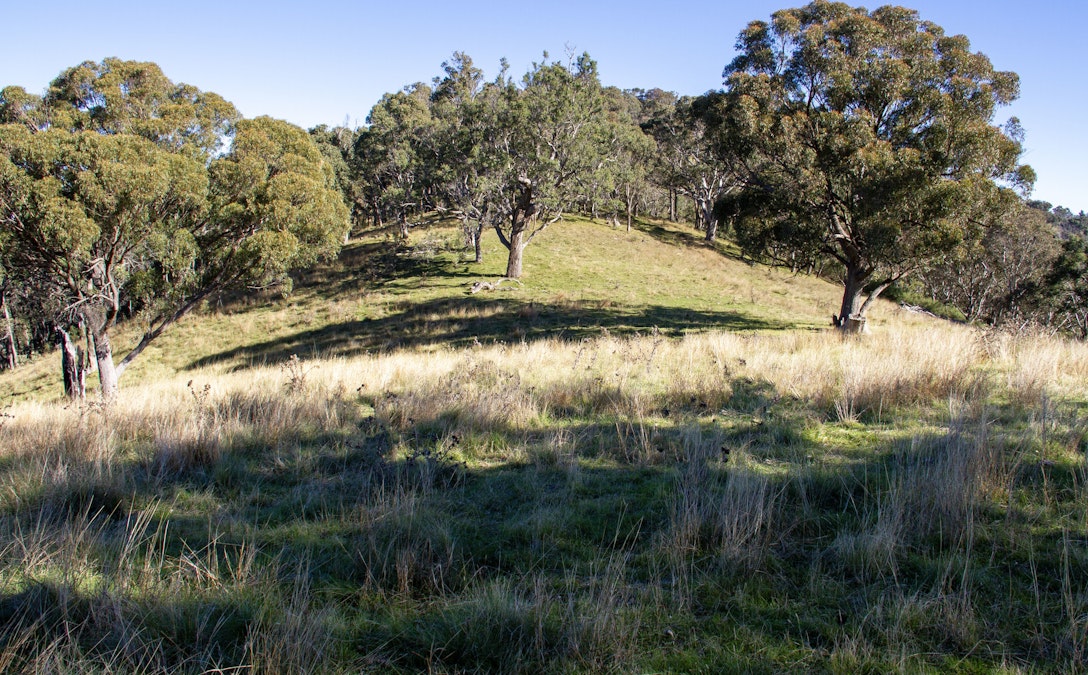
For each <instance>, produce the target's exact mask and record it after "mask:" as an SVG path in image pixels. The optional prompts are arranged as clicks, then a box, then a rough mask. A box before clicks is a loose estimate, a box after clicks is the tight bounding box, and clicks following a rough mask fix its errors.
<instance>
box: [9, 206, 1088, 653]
mask: <svg viewBox="0 0 1088 675" xmlns="http://www.w3.org/2000/svg"><path fill="white" fill-rule="evenodd" d="M692 234H693V233H692V232H691V231H690V230H688V229H686V228H684V227H682V226H674V225H665V224H657V223H644V224H642V225H641V226H640V228H639V229H637V230H636V231H634V232H631V233H627V232H625V231H623V230H622V229H616V230H613V229H612V228H610V227H608V226H606V225H602V224H599V223H592V222H587V221H582V220H572V221H569V222H563V223H558V224H556V225H554V226H552V227H551V228H550V229H548V230H547V231H545V232H544V233H543V234H542V235H541V236H540V237H539V238H538V240H537V241H535V242H534V243H533V245H532V246H531V247H530V248H529V249H528V251H527V257H526V275H525V279H524V284H523V285H522V286H516V285H515V287H513V288H512V289H510V290H507V289H505V288H504V289H503V290H495V291H489V292H481V293H477V294H470V293H468V288H469V286H470V285H471V283H472V282H474V281H477V280H481V279H494V278H496V277H498V276H499V275H500V274H501V271H502V270H503V262H504V260H503V256H502V251H501V250H499V249H498V244H497V242H495V241H494V240H493V239H491V238H490V237H489V238H488V241H489V246H490V248H489V249H488V250H487V251H486V253H485V259H486V262H485V264H484V265H483V266H482V267H481V268H479V269H477V267H476V266H474V265H471V264H467V263H465V262H462V261H461V252H460V251H459V250H458V249H457V245H456V241H457V237H456V231H455V230H452V229H443V228H441V227H432V228H427V229H422V230H420V231H418V232H416V233H414V235H413V238H412V241H411V245H410V247H409V249H407V250H405V251H403V252H402V254H401V255H398V256H391V255H389V254H388V246H387V244H386V243H385V242H383V241H382V239H381V237H380V235H377V234H374V235H368V236H363V237H360V238H359V239H358V240H356V241H354V242H353V243H352V244H351V245H350V246H349V247H348V248H347V249H346V250H345V252H344V255H343V256H342V257H341V258H340V259H339V261H337V263H335V264H333V265H329V266H327V267H324V268H322V269H320V270H317V271H315V272H313V273H312V274H310V275H307V276H306V277H304V278H300V279H299V280H298V283H297V284H296V288H295V292H294V293H293V294H292V295H291V296H290V297H288V298H286V299H267V298H257V297H253V298H235V299H233V300H230V301H224V302H223V303H222V304H221V305H219V306H216V307H209V308H206V309H205V310H204V311H202V312H200V313H199V314H196V315H193V316H191V317H189V318H187V319H186V320H184V321H183V322H182V323H181V324H180V325H179V326H177V327H176V329H175V330H172V331H171V332H170V333H168V334H166V335H164V337H163V340H162V341H161V342H160V343H158V344H157V345H156V346H155V348H154V349H149V350H148V352H147V353H146V354H145V355H144V357H143V358H142V360H141V361H138V362H136V364H135V365H134V366H133V368H132V369H131V370H130V371H129V372H128V373H127V374H126V375H125V378H124V379H123V380H122V392H121V396H120V398H119V400H118V401H117V402H116V403H115V404H113V405H111V406H110V407H108V408H104V407H102V406H101V405H98V404H93V403H88V404H86V405H83V406H77V405H69V406H65V405H63V404H61V403H59V402H57V398H58V396H59V382H58V379H59V378H57V376H56V375H55V374H54V373H53V371H54V370H56V369H57V364H56V358H55V356H50V355H47V356H45V357H42V358H39V359H37V360H36V361H35V362H34V363H32V364H30V365H28V366H26V367H25V368H22V369H20V370H19V371H18V372H16V373H14V374H11V373H7V374H5V375H4V376H3V378H0V387H3V391H4V395H5V396H10V395H11V394H12V393H14V394H15V395H16V396H17V397H19V398H20V399H22V400H20V401H19V402H16V403H14V404H13V405H11V406H10V407H9V408H7V413H6V414H7V415H8V416H7V417H4V418H3V420H2V421H3V423H2V424H0V542H2V543H0V670H3V671H5V672H7V671H12V672H20V671H22V672H43V673H44V672H56V671H58V670H59V671H62V672H80V673H83V672H148V673H160V672H161V673H166V672H189V673H204V672H232V671H234V670H241V671H253V672H315V673H326V672H332V673H337V672H342V673H349V672H350V673H356V672H367V673H415V672H437V673H482V672H495V673H540V672H545V673H628V672H645V673H651V672H652V673H656V672H668V673H688V672H706V673H719V672H768V673H770V672H834V673H856V672H891V671H906V672H963V673H979V672H1004V673H1010V672H1079V671H1081V670H1083V669H1084V668H1085V667H1086V666H1088V661H1086V658H1088V553H1086V551H1088V540H1086V534H1085V533H1086V532H1088V492H1086V490H1088V488H1086V487H1085V486H1086V484H1088V464H1086V454H1085V449H1086V445H1085V434H1086V433H1088V431H1086V429H1088V427H1086V426H1085V416H1086V415H1088V389H1086V385H1085V383H1086V382H1088V349H1086V348H1085V346H1084V345H1083V344H1080V343H1073V342H1067V341H1062V340H1057V339H1052V338H1049V337H1045V336H1024V337H1014V336H1008V335H1002V334H997V333H988V332H982V331H979V330H976V329H973V328H970V327H966V326H962V325H956V324H950V323H947V322H943V321H938V320H934V319H930V318H927V317H923V316H918V315H915V314H912V313H910V312H907V311H904V310H900V309H898V308H896V307H894V306H893V305H891V304H883V305H882V306H879V307H876V308H874V311H873V312H872V319H871V324H872V326H873V329H872V332H871V334H870V335H868V336H866V337H864V338H861V339H853V338H851V339H843V338H842V337H841V336H839V335H838V334H837V333H836V332H834V331H832V330H829V329H827V328H826V326H827V324H829V319H830V314H831V313H832V311H833V308H835V307H837V303H838V300H839V292H838V290H837V289H836V288H835V287H834V286H833V285H831V284H828V283H825V282H822V281H818V280H813V279H810V278H807V277H803V276H791V275H788V274H784V273H781V272H778V271H774V270H768V269H766V268H763V267H759V266H749V265H747V264H745V263H743V262H740V261H738V260H737V259H736V258H735V257H734V255H733V252H732V251H731V250H730V249H729V248H728V246H726V245H721V246H719V247H718V248H708V247H705V246H703V245H701V244H700V243H698V240H697V239H696V238H695V237H693V236H692ZM132 338H133V336H130V337H129V339H130V340H131V339H132ZM118 342H119V343H120V342H121V341H120V340H119V341H118ZM119 351H123V348H119Z"/></svg>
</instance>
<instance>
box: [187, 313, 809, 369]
mask: <svg viewBox="0 0 1088 675" xmlns="http://www.w3.org/2000/svg"><path fill="white" fill-rule="evenodd" d="M789 327H790V324H788V323H785V322H778V321H769V320H767V319H763V318H757V317H753V316H750V315H747V314H744V313H741V312H736V311H704V310H694V309H687V308H681V307H666V306H660V305H642V306H624V307H618V306H608V305H606V304H602V303H599V302H592V301H590V302H586V301H568V302H562V303H556V304H543V303H539V302H536V301H524V300H518V299H513V298H482V297H477V296H467V297H456V298H438V299H434V300H430V301H427V302H420V303H412V304H411V306H409V307H407V308H406V309H404V310H403V311H401V312H398V313H396V314H392V315H389V316H386V317H382V318H376V319H362V320H357V321H347V322H342V323H336V324H331V325H327V326H323V327H321V328H315V329H312V330H304V331H300V332H297V333H294V334H292V335H286V336H283V337H278V338H275V339H272V340H267V341H264V342H259V343H255V344H250V345H245V346H240V347H235V348H233V349H229V350H226V351H222V352H219V353H217V354H211V355H208V356H205V357H202V358H200V359H197V360H196V361H194V362H192V363H191V364H189V366H188V367H189V368H190V369H191V368H200V367H203V366H208V365H214V364H219V363H224V362H231V361H237V362H239V363H237V364H236V366H235V368H236V369H240V368H244V367H246V365H247V364H251V363H280V362H283V361H285V360H287V359H288V358H290V357H291V356H292V355H295V356H306V357H314V358H315V357H322V358H331V357H347V356H353V355H357V354H362V353H366V352H370V351H375V350H388V349H396V348H411V347H425V346H433V345H438V344H442V345H450V346H454V347H464V346H468V345H473V344H480V343H496V342H520V341H536V340H544V339H559V340H563V341H568V342H572V341H579V340H582V339H585V338H591V337H596V336H600V335H603V334H613V335H624V336H627V335H635V334H640V333H644V332H651V331H655V330H656V331H659V332H660V333H662V334H664V335H667V336H680V335H683V334H685V333H689V332H699V331H709V330H731V331H754V330H783V329H786V328H789Z"/></svg>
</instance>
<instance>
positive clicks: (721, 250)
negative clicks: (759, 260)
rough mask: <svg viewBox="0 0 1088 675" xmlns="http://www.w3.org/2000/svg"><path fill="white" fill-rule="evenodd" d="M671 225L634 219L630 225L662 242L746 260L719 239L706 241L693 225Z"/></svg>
mask: <svg viewBox="0 0 1088 675" xmlns="http://www.w3.org/2000/svg"><path fill="white" fill-rule="evenodd" d="M673 225H675V227H665V226H664V225H663V224H661V223H658V222H654V221H650V220H642V219H636V220H635V221H634V223H633V225H632V227H633V228H634V229H636V230H638V231H639V232H643V233H645V234H647V235H649V236H651V237H653V238H654V239H656V240H658V241H660V242H661V243H663V244H668V245H670V246H683V247H685V248H695V249H705V250H708V251H713V252H715V253H717V254H719V255H721V256H722V257H723V258H727V259H729V260H736V261H739V262H747V261H745V260H744V259H743V258H741V257H740V256H738V255H736V254H734V253H732V252H730V251H728V250H727V249H726V248H725V247H724V246H723V245H722V244H721V242H720V241H715V242H708V241H707V240H706V234H705V233H703V232H701V231H699V230H696V229H695V228H694V227H691V226H688V227H687V228H684V227H683V224H682V223H674V224H673Z"/></svg>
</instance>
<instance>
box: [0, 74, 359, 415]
mask: <svg viewBox="0 0 1088 675" xmlns="http://www.w3.org/2000/svg"><path fill="white" fill-rule="evenodd" d="M3 91H4V93H3V95H2V96H3V100H2V101H0V111H2V115H3V117H2V119H3V120H4V121H5V122H9V123H7V124H3V125H0V245H2V254H3V265H4V269H6V270H8V271H9V276H11V277H13V278H15V279H18V280H19V282H20V284H21V286H22V287H23V288H42V289H45V290H46V292H48V293H52V294H55V296H56V297H57V298H59V300H58V301H59V302H60V303H61V306H62V307H65V308H66V311H65V314H64V315H63V316H56V317H54V320H55V321H57V322H59V323H60V324H61V325H62V326H63V325H66V322H76V320H78V322H80V323H83V324H84V325H85V326H86V327H87V330H88V331H90V333H92V334H93V336H94V338H95V342H96V356H97V359H98V362H99V373H100V379H101V382H102V391H103V394H104V395H105V396H107V397H110V396H112V394H113V393H114V392H115V391H116V386H117V383H116V379H117V377H119V376H120V374H121V373H122V372H123V371H124V369H125V367H126V366H127V364H128V363H129V362H130V361H131V360H132V359H133V358H135V357H136V356H138V355H139V354H140V352H141V351H142V350H143V349H144V348H145V347H146V346H147V344H148V343H150V342H151V341H152V340H153V339H155V338H156V337H158V335H159V334H161V332H162V331H163V330H164V329H165V328H166V327H167V326H169V325H170V324H172V323H173V322H175V321H177V319H178V318H180V317H181V316H182V315H184V314H185V313H186V312H188V311H190V310H191V309H192V308H193V307H194V306H195V305H196V303H198V302H199V301H200V300H202V299H203V298H205V297H207V296H208V295H210V294H212V293H216V292H220V291H223V290H227V289H231V288H242V287H253V286H261V287H264V286H268V285H273V284H280V285H284V287H285V288H289V286H287V285H285V282H286V281H287V280H288V277H287V272H288V271H289V270H290V269H294V268H298V267H303V266H307V265H311V264H313V263H314V262H316V261H317V260H318V259H320V258H323V257H328V256H331V255H333V254H335V253H336V252H337V251H338V250H339V246H340V243H341V241H342V240H343V238H344V235H345V234H346V231H347V227H348V213H347V209H346V207H345V206H344V204H343V200H342V199H341V197H340V194H339V192H338V191H337V190H336V183H335V180H336V176H335V174H334V172H333V167H332V166H330V165H329V164H328V163H327V162H326V161H325V160H324V157H323V155H322V154H321V151H320V150H319V149H318V147H317V146H316V145H315V143H314V142H313V140H312V139H311V138H310V137H309V136H308V135H307V134H306V133H305V132H304V131H302V130H301V129H298V128H297V127H294V126H293V125H290V124H288V123H286V122H280V121H276V120H271V119H269V118H258V119H255V120H243V121H240V122H236V121H235V118H236V113H235V112H234V109H233V106H230V104H228V103H226V102H225V101H223V100H222V99H221V98H220V97H218V96H216V95H214V94H204V93H202V92H200V91H199V90H197V89H195V88H193V87H190V86H187V85H176V86H175V85H173V83H171V82H170V81H169V80H168V79H166V77H165V76H163V74H162V72H161V71H160V70H159V68H158V67H157V66H155V65H154V64H142V63H134V62H125V61H118V60H116V59H107V60H106V61H105V62H103V63H102V64H91V63H85V64H82V65H80V66H78V67H76V68H73V69H70V70H68V71H65V73H63V74H62V75H61V76H60V77H58V78H57V79H56V80H54V82H53V84H52V85H51V86H50V89H49V92H48V93H47V94H46V96H45V97H44V98H43V99H36V98H33V97H28V96H25V95H24V94H25V92H22V90H18V89H14V88H10V87H9V88H7V89H5V90H3ZM228 131H230V132H231V133H232V134H233V135H232V138H231V140H232V143H231V149H230V152H229V153H228V154H226V155H224V156H218V155H217V153H218V148H219V146H220V144H221V142H222V140H223V134H224V133H227V132H228ZM39 302H40V303H42V304H45V298H44V297H43V298H41V299H40V300H39ZM130 312H140V313H142V314H143V317H144V319H145V320H146V322H147V325H148V329H147V331H146V333H145V334H144V336H143V339H142V340H141V341H140V343H139V344H138V345H137V347H136V348H135V349H134V350H133V351H132V352H130V353H129V354H128V355H127V356H126V357H125V359H124V360H122V361H121V363H120V364H119V365H118V367H117V368H116V370H115V368H114V365H113V354H112V347H111V345H110V341H109V333H110V331H111V329H112V328H113V326H114V325H115V324H116V322H117V321H118V319H119V318H120V317H121V315H122V314H123V313H130Z"/></svg>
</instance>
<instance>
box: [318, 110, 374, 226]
mask: <svg viewBox="0 0 1088 675" xmlns="http://www.w3.org/2000/svg"><path fill="white" fill-rule="evenodd" d="M357 135H358V134H357V133H356V131H355V130H354V129H349V128H348V127H346V126H338V127H329V126H328V125H325V124H319V125H318V126H316V127H314V128H312V129H310V138H312V139H313V140H314V143H316V144H317V147H318V149H320V150H321V156H322V157H324V159H325V161H326V162H328V164H329V166H331V167H332V171H333V175H334V176H335V177H336V187H337V188H339V190H340V193H341V195H342V196H343V198H344V202H345V203H346V204H347V205H348V208H349V209H350V211H351V221H352V224H353V225H357V224H360V223H361V222H362V221H364V220H365V218H366V208H367V207H366V198H365V194H364V193H363V190H362V189H361V188H362V185H363V183H362V181H361V180H359V176H358V172H357V170H356V167H355V163H354V148H355V139H356V136H357ZM349 234H350V233H349ZM344 243H345V244H346V243H347V236H345V239H344Z"/></svg>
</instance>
